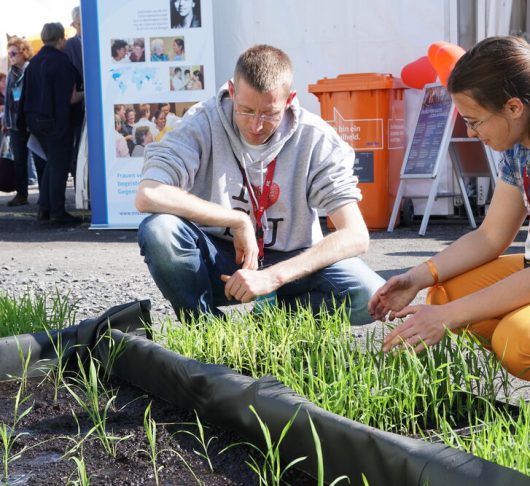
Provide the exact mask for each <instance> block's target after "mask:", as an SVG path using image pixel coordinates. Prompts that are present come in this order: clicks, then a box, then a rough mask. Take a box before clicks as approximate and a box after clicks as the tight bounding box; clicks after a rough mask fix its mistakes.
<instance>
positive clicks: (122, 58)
mask: <svg viewBox="0 0 530 486" xmlns="http://www.w3.org/2000/svg"><path fill="white" fill-rule="evenodd" d="M128 51H129V44H128V43H127V42H125V41H124V40H122V39H116V40H114V41H112V46H111V48H110V54H111V56H112V59H113V61H114V62H119V63H125V62H130V61H131V60H130V59H129V52H128Z"/></svg>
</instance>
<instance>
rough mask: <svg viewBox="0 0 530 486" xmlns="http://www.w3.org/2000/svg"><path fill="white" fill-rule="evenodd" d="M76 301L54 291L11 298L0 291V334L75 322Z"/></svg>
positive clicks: (36, 329)
mask: <svg viewBox="0 0 530 486" xmlns="http://www.w3.org/2000/svg"><path fill="white" fill-rule="evenodd" d="M76 304H77V302H76V301H72V299H71V298H70V295H69V294H66V295H65V296H62V295H61V294H60V293H59V291H58V290H55V292H54V293H52V294H39V295H32V294H30V293H29V292H27V293H25V294H23V295H21V296H18V297H14V296H11V295H10V294H8V293H5V292H3V291H0V337H5V336H16V335H19V334H24V333H33V332H38V331H42V330H44V329H62V328H64V327H66V326H68V325H72V324H74V323H75V315H76Z"/></svg>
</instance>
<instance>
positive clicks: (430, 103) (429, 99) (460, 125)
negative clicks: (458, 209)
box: [387, 84, 497, 235]
mask: <svg viewBox="0 0 530 486" xmlns="http://www.w3.org/2000/svg"><path fill="white" fill-rule="evenodd" d="M447 154H449V155H450V159H451V165H452V168H453V170H454V174H455V177H456V180H457V183H458V187H459V189H460V192H459V193H439V192H438V185H439V181H440V177H439V176H440V172H441V163H442V161H443V160H445V159H446V157H447ZM480 176H486V177H490V178H491V180H492V181H493V184H494V181H495V178H496V176H497V170H496V167H495V164H494V161H493V157H492V154H491V151H490V150H488V148H486V147H485V146H484V145H483V144H482V142H481V141H480V140H479V139H478V138H472V137H467V128H466V126H465V123H464V120H463V119H462V118H461V117H460V116H458V114H457V111H456V108H455V106H454V104H453V103H452V100H451V97H450V95H449V93H448V92H447V90H446V88H445V87H443V86H441V85H439V84H428V85H426V86H425V88H424V92H423V98H422V102H421V105H420V107H419V110H418V115H417V118H416V123H415V125H414V133H413V135H412V137H411V140H410V142H409V143H408V146H407V150H406V152H405V156H404V159H403V164H402V166H401V175H400V183H399V188H398V192H397V195H396V199H395V201H394V207H393V210H392V214H391V216H390V221H389V224H388V228H387V229H388V231H393V230H394V225H395V223H396V220H397V215H398V212H399V210H400V208H401V201H402V199H403V195H404V192H405V186H406V183H407V181H408V180H411V179H428V180H429V182H430V189H429V194H428V195H427V196H426V197H427V203H426V206H425V212H424V215H423V219H422V222H421V226H420V230H419V234H420V235H424V234H425V232H426V230H427V224H428V222H429V218H430V214H431V210H432V207H433V204H434V200H435V199H436V198H437V197H455V196H461V197H462V200H463V203H464V207H465V209H466V213H467V216H468V219H469V223H470V225H471V227H473V228H475V227H476V223H475V218H474V216H473V211H472V208H471V204H470V202H469V197H468V195H467V190H466V186H465V183H464V177H480Z"/></svg>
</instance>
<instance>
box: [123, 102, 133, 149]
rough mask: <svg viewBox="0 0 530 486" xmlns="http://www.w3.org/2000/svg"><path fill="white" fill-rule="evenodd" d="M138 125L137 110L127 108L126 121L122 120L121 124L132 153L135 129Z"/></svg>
mask: <svg viewBox="0 0 530 486" xmlns="http://www.w3.org/2000/svg"><path fill="white" fill-rule="evenodd" d="M135 125H136V111H135V110H134V108H127V109H126V110H125V121H122V124H121V133H122V135H123V136H124V137H125V140H126V141H127V147H128V148H129V153H130V154H132V151H133V149H134V136H133V131H134V127H135Z"/></svg>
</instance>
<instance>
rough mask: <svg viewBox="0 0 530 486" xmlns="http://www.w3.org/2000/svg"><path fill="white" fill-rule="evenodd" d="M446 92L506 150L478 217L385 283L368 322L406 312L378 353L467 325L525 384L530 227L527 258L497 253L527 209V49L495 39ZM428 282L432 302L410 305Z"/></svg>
mask: <svg viewBox="0 0 530 486" xmlns="http://www.w3.org/2000/svg"><path fill="white" fill-rule="evenodd" d="M447 89H448V91H449V93H450V94H451V97H452V99H453V102H454V103H455V105H456V107H457V109H458V111H459V112H460V115H461V116H462V118H463V119H464V122H465V124H466V126H467V134H468V136H470V137H478V138H479V139H480V140H482V141H483V142H484V144H486V145H488V146H490V147H491V148H492V149H493V150H497V151H501V152H502V159H501V161H500V165H499V169H500V170H499V175H500V177H499V180H498V182H497V184H496V186H495V191H494V193H493V198H492V200H491V204H490V207H489V209H488V212H487V213H486V216H485V218H484V221H483V222H482V224H481V225H480V227H479V228H477V229H476V230H474V231H471V232H470V233H467V234H466V235H464V236H462V237H461V238H459V239H458V240H456V241H455V242H454V243H452V244H451V245H449V246H448V247H447V248H446V249H445V250H443V251H442V252H440V253H438V254H437V255H435V256H434V257H432V258H431V259H429V260H427V261H426V262H425V263H422V264H420V265H417V266H416V267H414V268H411V269H410V270H408V271H407V272H405V273H403V274H401V275H397V276H394V277H392V278H391V279H389V281H388V282H387V283H386V284H385V285H383V286H382V287H381V288H380V289H379V290H378V291H377V292H376V294H375V295H374V297H373V298H372V299H371V300H370V302H369V311H370V312H371V313H372V316H373V317H374V319H384V318H385V317H387V316H388V318H389V319H390V320H392V319H394V318H396V317H397V318H406V319H405V320H404V321H403V322H402V323H401V324H399V325H398V326H396V327H395V328H394V330H393V331H392V332H390V333H389V334H388V335H387V336H386V338H385V339H384V344H383V351H385V352H388V351H391V350H392V349H395V348H408V349H411V350H414V351H415V352H420V351H422V350H423V349H425V348H426V347H428V346H433V345H435V344H436V343H438V342H439V341H440V339H442V337H443V336H444V335H445V333H446V331H447V330H449V331H453V332H460V331H462V330H463V329H468V330H469V331H470V332H471V333H473V334H475V335H476V336H477V337H478V340H479V342H480V343H482V344H483V346H484V347H485V348H487V349H488V350H491V351H493V352H494V353H495V355H496V357H497V359H498V360H499V361H500V363H501V365H502V366H503V367H504V368H505V369H506V370H508V372H510V373H511V374H512V375H515V376H517V377H519V378H522V379H524V380H530V268H528V267H529V266H530V233H529V235H528V236H527V240H526V245H525V253H524V255H522V254H518V255H502V254H503V252H504V251H505V250H506V248H508V247H509V246H510V244H511V243H512V241H513V240H514V238H515V236H516V235H517V234H518V233H519V231H520V229H521V225H522V224H523V222H524V221H525V219H526V217H527V216H528V214H529V210H530V202H529V201H530V190H529V184H528V179H529V177H528V170H529V163H528V161H529V160H530V46H529V45H528V43H527V42H526V40H524V39H523V38H518V37H511V36H506V37H491V38H487V39H484V40H483V41H481V42H479V43H478V44H477V45H475V46H474V47H473V48H472V49H470V50H469V51H467V52H466V53H465V54H464V55H463V56H462V57H461V58H460V59H459V60H458V62H457V63H456V65H455V67H454V69H453V71H452V72H451V74H450V76H449V80H448V85H447ZM429 286H431V290H430V291H429V294H428V296H427V304H429V305H410V302H411V301H412V300H413V299H414V297H415V296H416V294H417V293H418V292H419V291H420V290H421V289H424V288H426V287H429Z"/></svg>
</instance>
